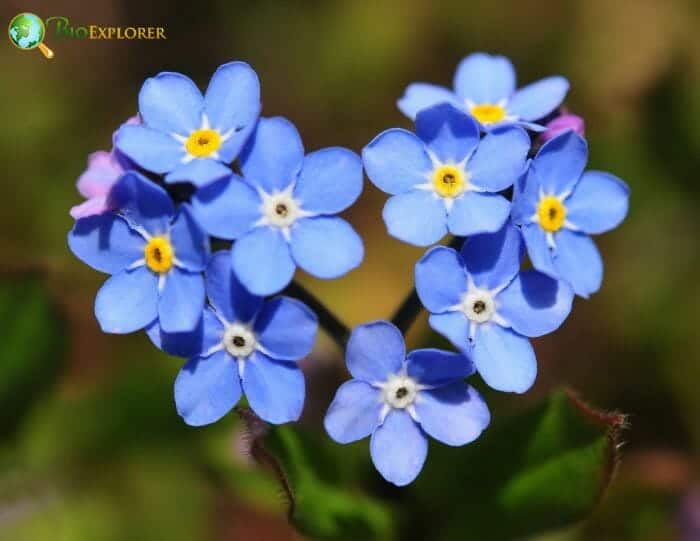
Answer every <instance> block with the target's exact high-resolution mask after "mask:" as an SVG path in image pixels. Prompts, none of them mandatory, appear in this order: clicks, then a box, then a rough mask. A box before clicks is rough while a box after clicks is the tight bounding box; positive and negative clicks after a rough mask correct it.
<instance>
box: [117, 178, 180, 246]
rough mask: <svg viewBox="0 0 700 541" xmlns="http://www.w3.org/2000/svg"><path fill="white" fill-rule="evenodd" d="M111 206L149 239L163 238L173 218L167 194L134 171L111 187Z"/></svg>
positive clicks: (171, 206)
mask: <svg viewBox="0 0 700 541" xmlns="http://www.w3.org/2000/svg"><path fill="white" fill-rule="evenodd" d="M109 198H110V204H111V205H112V206H113V208H115V209H119V213H120V214H121V215H122V216H124V218H125V219H126V221H127V222H129V224H131V225H132V226H138V227H141V228H143V229H145V230H146V232H148V233H150V234H151V235H166V234H167V233H168V230H169V228H170V220H171V219H172V217H173V215H174V214H175V207H174V206H173V201H172V199H170V196H169V195H168V193H167V192H166V191H165V190H164V189H163V188H161V187H160V186H158V185H157V184H155V183H153V182H151V181H150V180H148V179H147V178H146V177H144V176H143V175H141V174H139V173H136V172H135V171H128V172H127V173H125V174H124V176H123V177H122V178H121V179H119V181H118V182H117V183H116V184H115V185H114V186H113V187H112V191H111V192H110V196H109Z"/></svg>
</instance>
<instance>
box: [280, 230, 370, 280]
mask: <svg viewBox="0 0 700 541" xmlns="http://www.w3.org/2000/svg"><path fill="white" fill-rule="evenodd" d="M290 245H291V249H292V257H293V258H294V261H295V262H296V264H297V265H299V266H300V267H301V268H302V269H304V270H305V271H306V272H308V273H309V274H312V275H313V276H316V277H317V278H338V277H339V276H343V275H344V274H346V273H348V272H350V271H351V270H352V269H354V268H356V267H358V266H359V265H360V263H362V258H363V257H364V253H365V249H364V246H363V245H362V239H361V238H360V236H359V235H358V234H357V233H356V232H355V230H354V229H353V228H352V226H351V225H350V224H349V223H348V222H346V221H345V220H343V219H342V218H337V217H335V216H318V217H316V218H304V219H302V220H299V221H298V222H297V223H296V224H295V225H294V227H293V228H292V237H291V242H290Z"/></svg>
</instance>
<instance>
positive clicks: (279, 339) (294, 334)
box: [253, 297, 318, 361]
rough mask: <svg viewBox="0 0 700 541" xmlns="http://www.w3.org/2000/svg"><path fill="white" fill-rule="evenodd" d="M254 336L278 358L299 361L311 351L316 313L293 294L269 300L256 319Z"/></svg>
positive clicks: (314, 337)
mask: <svg viewBox="0 0 700 541" xmlns="http://www.w3.org/2000/svg"><path fill="white" fill-rule="evenodd" d="M253 329H254V331H255V335H256V336H257V339H258V342H259V343H260V345H261V346H262V347H263V348H265V352H266V353H268V354H269V355H270V356H271V357H273V358H275V359H281V360H285V361H298V360H300V359H302V358H304V357H306V356H307V355H308V354H309V353H311V349H312V348H313V347H314V341H315V340H316V332H317V331H318V318H317V317H316V314H314V313H313V311H311V309H310V308H309V307H308V306H306V305H305V304H304V303H302V302H299V301H298V300H296V299H292V298H290V297H277V298H275V299H272V300H271V301H268V302H266V303H265V305H264V306H263V309H262V310H261V311H260V313H259V314H258V317H257V318H256V319H255V326H254V328H253Z"/></svg>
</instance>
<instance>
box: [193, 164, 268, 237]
mask: <svg viewBox="0 0 700 541" xmlns="http://www.w3.org/2000/svg"><path fill="white" fill-rule="evenodd" d="M261 205H262V202H261V201H260V196H259V195H258V193H257V192H256V191H255V189H254V188H253V187H252V186H250V184H248V183H247V182H245V181H244V180H243V179H242V178H241V177H239V176H237V175H231V177H229V178H225V179H222V180H217V181H216V182H214V183H212V184H209V185H208V186H205V187H204V188H200V189H199V190H197V191H196V192H195V194H194V197H192V214H193V215H194V217H195V219H196V220H197V222H198V223H199V225H201V226H202V228H203V229H204V230H205V231H206V232H207V233H209V234H210V235H213V236H215V237H219V238H222V239H237V238H239V237H241V236H242V235H245V234H246V233H247V232H248V231H250V230H251V228H252V227H253V224H255V222H257V221H258V220H259V219H260V217H261V216H262V214H261V210H260V206H261Z"/></svg>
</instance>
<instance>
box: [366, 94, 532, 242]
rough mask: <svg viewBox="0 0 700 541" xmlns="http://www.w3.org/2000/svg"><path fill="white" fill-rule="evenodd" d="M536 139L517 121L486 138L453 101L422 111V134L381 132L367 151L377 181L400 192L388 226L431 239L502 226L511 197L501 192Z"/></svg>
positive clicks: (408, 237)
mask: <svg viewBox="0 0 700 541" xmlns="http://www.w3.org/2000/svg"><path fill="white" fill-rule="evenodd" d="M529 149H530V138H529V136H528V135H527V133H526V132H525V131H524V130H523V129H521V128H518V127H515V126H510V127H504V128H501V129H498V130H493V131H492V132H490V133H489V134H487V135H486V136H485V137H484V138H483V139H481V140H480V139H479V128H478V126H477V124H476V122H475V121H474V119H473V118H472V117H470V116H469V115H467V114H465V113H464V112H462V111H460V110H458V109H456V108H455V107H453V106H452V105H449V104H442V105H437V106H435V107H431V108H430V109H426V110H424V111H421V112H420V113H419V114H418V117H417V118H416V135H414V134H413V133H411V132H409V131H406V130H403V129H390V130H387V131H385V132H383V133H381V134H379V135H378V136H377V137H376V138H375V139H374V140H373V141H372V142H371V143H370V144H369V145H367V146H366V147H365V149H364V150H363V152H362V158H363V161H364V164H365V169H366V171H367V176H368V177H369V178H370V180H371V181H372V182H373V183H374V184H375V185H376V186H377V187H378V188H379V189H380V190H382V191H384V192H387V193H389V194H391V195H393V197H391V198H389V200H388V201H387V202H386V205H385V206H384V213H383V216H384V222H385V223H386V226H387V229H388V230H389V233H390V234H391V235H393V236H394V237H396V238H398V239H400V240H403V241H405V242H408V243H411V244H415V245H418V246H428V245H430V244H434V243H436V242H438V241H439V240H440V239H441V238H442V237H443V236H444V235H445V234H447V232H448V231H449V232H450V233H452V234H454V235H458V236H467V235H475V234H478V233H490V232H494V231H498V230H499V229H500V228H501V226H503V224H504V223H505V221H506V220H507V219H508V215H509V213H510V203H509V201H508V200H507V199H506V198H505V197H503V196H502V195H500V194H498V193H497V192H500V191H501V190H505V189H506V188H508V187H509V186H511V185H512V184H513V183H514V182H515V181H516V180H517V179H518V177H519V176H520V174H521V173H522V171H523V169H524V168H525V165H526V158H527V153H528V150H529Z"/></svg>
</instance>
